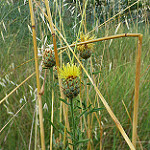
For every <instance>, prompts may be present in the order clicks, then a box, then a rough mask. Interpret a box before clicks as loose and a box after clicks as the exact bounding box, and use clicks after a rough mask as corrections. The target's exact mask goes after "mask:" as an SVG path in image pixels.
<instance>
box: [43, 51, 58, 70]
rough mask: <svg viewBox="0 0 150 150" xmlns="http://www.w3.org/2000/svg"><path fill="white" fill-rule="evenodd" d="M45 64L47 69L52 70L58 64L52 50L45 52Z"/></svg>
mask: <svg viewBox="0 0 150 150" xmlns="http://www.w3.org/2000/svg"><path fill="white" fill-rule="evenodd" d="M43 64H44V67H46V68H51V67H53V66H54V65H55V64H56V61H55V56H54V52H53V51H52V50H51V49H46V50H45V51H44V54H43Z"/></svg>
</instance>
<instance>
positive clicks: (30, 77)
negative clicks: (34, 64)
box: [0, 72, 35, 104]
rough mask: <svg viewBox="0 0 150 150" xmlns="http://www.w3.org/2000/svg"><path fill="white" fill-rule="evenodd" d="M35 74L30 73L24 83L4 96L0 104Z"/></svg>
mask: <svg viewBox="0 0 150 150" xmlns="http://www.w3.org/2000/svg"><path fill="white" fill-rule="evenodd" d="M34 74H35V72H34V73H32V74H31V75H30V76H29V77H27V78H26V79H25V80H24V81H22V82H21V83H20V84H19V85H18V86H17V87H16V88H14V89H13V90H12V91H11V92H10V93H9V94H8V95H6V96H5V97H4V98H3V99H2V100H1V101H0V104H1V103H3V102H4V101H5V100H6V99H7V98H8V97H9V96H10V95H11V94H12V93H14V92H15V91H16V90H17V89H18V88H19V87H20V86H21V85H23V84H24V83H25V82H26V81H27V80H29V79H30V78H31V77H32V76H33V75H34Z"/></svg>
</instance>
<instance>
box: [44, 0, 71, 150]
mask: <svg viewBox="0 0 150 150" xmlns="http://www.w3.org/2000/svg"><path fill="white" fill-rule="evenodd" d="M45 5H46V10H47V15H48V16H47V15H46V14H45V13H44V12H43V13H44V15H45V17H46V19H47V20H48V22H49V24H50V29H51V34H52V36H53V44H54V52H55V59H56V66H57V73H58V74H59V58H58V53H57V44H56V37H55V32H54V27H53V25H54V24H53V21H52V16H51V12H50V7H49V2H48V0H45ZM58 77H59V76H58ZM58 82H59V89H60V94H61V98H63V99H64V94H63V91H62V88H61V87H62V83H61V79H60V78H58ZM61 106H63V113H64V119H65V125H66V127H67V129H68V131H70V127H69V121H68V116H66V113H67V109H66V107H65V104H64V103H62V102H60V108H61ZM60 110H61V109H60ZM60 114H61V113H60ZM60 119H61V116H60ZM60 121H61V120H60ZM60 138H61V134H60ZM68 142H69V143H72V141H71V139H70V138H68ZM69 148H70V149H71V150H72V147H69Z"/></svg>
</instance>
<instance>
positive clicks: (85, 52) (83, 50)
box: [77, 33, 95, 59]
mask: <svg viewBox="0 0 150 150" xmlns="http://www.w3.org/2000/svg"><path fill="white" fill-rule="evenodd" d="M94 38H95V37H94V36H91V37H90V36H89V35H84V34H83V33H81V35H80V39H79V42H85V41H89V40H92V39H94ZM77 49H78V50H79V51H80V56H81V57H82V58H83V59H88V58H89V57H90V56H91V54H92V51H93V50H94V44H93V43H88V44H83V45H79V46H77Z"/></svg>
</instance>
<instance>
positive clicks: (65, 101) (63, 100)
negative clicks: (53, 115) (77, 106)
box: [59, 98, 70, 105]
mask: <svg viewBox="0 0 150 150" xmlns="http://www.w3.org/2000/svg"><path fill="white" fill-rule="evenodd" d="M59 100H60V101H62V102H64V103H65V104H67V105H70V104H69V103H68V102H67V100H65V99H62V98H59Z"/></svg>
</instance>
